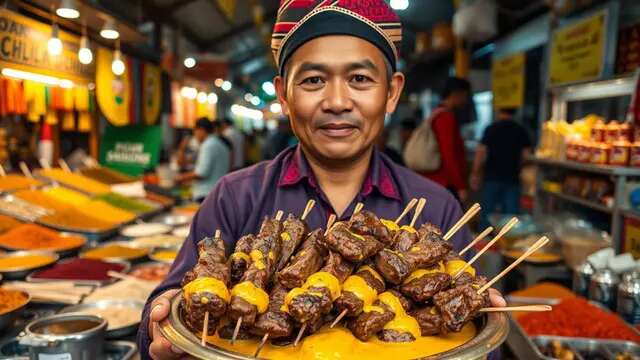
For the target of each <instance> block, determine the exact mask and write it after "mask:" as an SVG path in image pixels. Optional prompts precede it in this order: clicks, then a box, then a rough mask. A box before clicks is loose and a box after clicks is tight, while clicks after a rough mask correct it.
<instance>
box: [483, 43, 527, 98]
mask: <svg viewBox="0 0 640 360" xmlns="http://www.w3.org/2000/svg"><path fill="white" fill-rule="evenodd" d="M524 66H525V55H524V53H517V54H513V55H509V56H505V57H503V58H500V59H495V60H493V64H492V65H491V88H492V90H493V106H494V107H495V108H497V109H500V108H517V107H521V106H522V104H523V103H524V81H525V80H524Z"/></svg>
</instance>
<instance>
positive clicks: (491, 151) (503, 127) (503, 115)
mask: <svg viewBox="0 0 640 360" xmlns="http://www.w3.org/2000/svg"><path fill="white" fill-rule="evenodd" d="M515 112H516V110H515V109H499V110H498V112H497V114H496V121H495V122H494V123H493V124H491V125H489V126H488V127H487V128H486V129H485V131H484V134H483V136H482V141H481V143H480V144H478V148H477V149H476V155H475V158H474V160H473V171H472V173H471V186H472V188H473V189H474V190H478V189H480V186H481V177H480V174H481V173H482V170H483V168H484V179H483V180H484V185H483V186H482V196H481V202H482V210H483V211H482V225H483V227H484V226H489V220H488V216H489V215H491V214H493V213H495V212H496V210H497V209H498V207H500V210H501V211H502V213H503V214H518V213H519V212H520V170H521V169H522V160H523V159H524V158H526V157H527V156H528V154H529V152H530V151H531V141H530V140H529V135H528V134H527V131H526V130H525V129H524V127H523V126H522V125H520V124H519V123H518V122H516V121H515V120H514V114H515Z"/></svg>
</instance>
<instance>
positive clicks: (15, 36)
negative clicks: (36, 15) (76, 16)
mask: <svg viewBox="0 0 640 360" xmlns="http://www.w3.org/2000/svg"><path fill="white" fill-rule="evenodd" d="M58 36H59V37H60V40H62V44H63V45H62V53H61V54H60V55H57V56H51V55H49V53H48V51H47V41H48V40H49V38H50V37H51V26H49V25H47V24H43V23H40V22H38V21H35V20H33V19H30V18H27V17H24V16H22V15H19V14H16V13H14V12H12V11H9V10H7V9H4V8H0V66H2V67H13V68H16V69H19V70H23V71H33V72H38V73H40V74H44V75H50V76H56V77H60V78H64V79H70V80H76V81H92V80H93V77H94V73H95V65H94V64H93V63H92V64H89V65H83V64H81V63H80V61H79V60H78V48H79V46H80V39H79V38H78V37H77V36H74V35H71V34H69V33H66V32H63V31H60V32H59V33H58Z"/></svg>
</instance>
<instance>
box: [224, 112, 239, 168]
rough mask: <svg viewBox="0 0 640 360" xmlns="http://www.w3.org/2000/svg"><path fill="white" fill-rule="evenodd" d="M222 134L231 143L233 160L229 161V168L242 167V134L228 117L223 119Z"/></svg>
mask: <svg viewBox="0 0 640 360" xmlns="http://www.w3.org/2000/svg"><path fill="white" fill-rule="evenodd" d="M222 134H223V135H224V136H226V137H227V139H229V140H230V141H231V144H232V145H233V162H232V163H231V169H232V170H238V169H240V168H242V167H244V135H243V134H242V132H241V131H240V130H238V129H236V127H235V126H234V125H233V122H232V121H231V119H229V118H225V119H224V120H223V130H222Z"/></svg>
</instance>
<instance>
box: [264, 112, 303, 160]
mask: <svg viewBox="0 0 640 360" xmlns="http://www.w3.org/2000/svg"><path fill="white" fill-rule="evenodd" d="M296 143H297V140H296V138H295V136H294V135H293V131H291V124H289V119H288V118H287V117H286V116H282V117H280V118H279V119H278V127H277V128H276V129H275V130H273V131H272V132H271V133H270V134H269V135H268V137H267V141H265V143H264V147H263V149H262V154H263V160H271V159H273V158H275V157H276V156H277V155H278V154H280V152H282V150H284V149H286V148H288V147H289V146H292V145H295V144H296Z"/></svg>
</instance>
